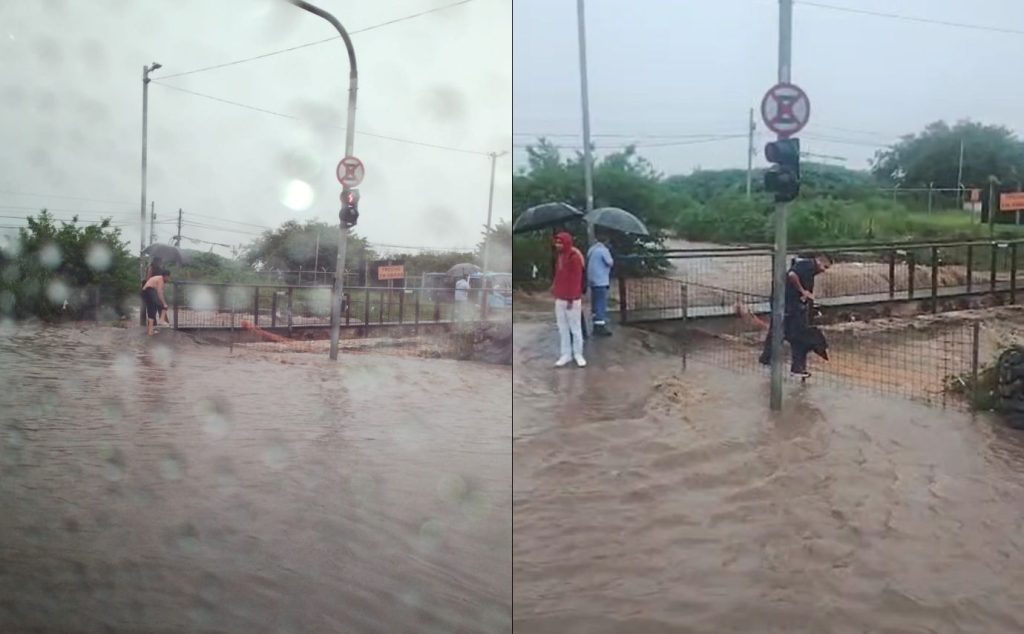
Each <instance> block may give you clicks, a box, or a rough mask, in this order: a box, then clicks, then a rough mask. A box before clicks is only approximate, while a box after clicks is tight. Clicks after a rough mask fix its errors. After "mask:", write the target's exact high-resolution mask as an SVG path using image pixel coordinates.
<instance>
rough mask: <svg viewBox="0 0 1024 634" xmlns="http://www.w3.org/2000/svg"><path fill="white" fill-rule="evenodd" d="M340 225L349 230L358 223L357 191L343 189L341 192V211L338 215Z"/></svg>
mask: <svg viewBox="0 0 1024 634" xmlns="http://www.w3.org/2000/svg"><path fill="white" fill-rule="evenodd" d="M338 219H339V220H340V221H341V224H343V225H345V226H346V227H348V228H349V229H351V228H352V227H354V226H356V223H357V222H359V190H358V189H345V190H342V192H341V211H340V212H339V213H338Z"/></svg>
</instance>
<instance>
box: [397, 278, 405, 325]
mask: <svg viewBox="0 0 1024 634" xmlns="http://www.w3.org/2000/svg"><path fill="white" fill-rule="evenodd" d="M398 323H399V324H404V323H405V288H404V287H403V288H401V289H400V290H399V291H398Z"/></svg>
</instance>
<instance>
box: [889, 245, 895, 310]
mask: <svg viewBox="0 0 1024 634" xmlns="http://www.w3.org/2000/svg"><path fill="white" fill-rule="evenodd" d="M895 297H896V250H895V249H893V250H891V251H889V299H894V298H895Z"/></svg>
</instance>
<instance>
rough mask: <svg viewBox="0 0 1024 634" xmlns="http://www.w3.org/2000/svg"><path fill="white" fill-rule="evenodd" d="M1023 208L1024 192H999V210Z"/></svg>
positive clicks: (1019, 209)
mask: <svg viewBox="0 0 1024 634" xmlns="http://www.w3.org/2000/svg"><path fill="white" fill-rule="evenodd" d="M1021 210H1024V192H1010V193H1007V194H999V211H1021Z"/></svg>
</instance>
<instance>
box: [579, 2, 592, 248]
mask: <svg viewBox="0 0 1024 634" xmlns="http://www.w3.org/2000/svg"><path fill="white" fill-rule="evenodd" d="M576 21H577V26H578V30H579V44H580V99H581V102H582V106H583V185H584V187H585V188H586V199H587V202H586V207H587V208H586V212H587V243H588V244H591V245H592V244H594V223H593V222H591V220H590V212H592V211H594V157H593V156H592V155H591V153H590V96H589V91H588V90H587V21H586V16H585V14H584V11H583V0H576Z"/></svg>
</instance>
